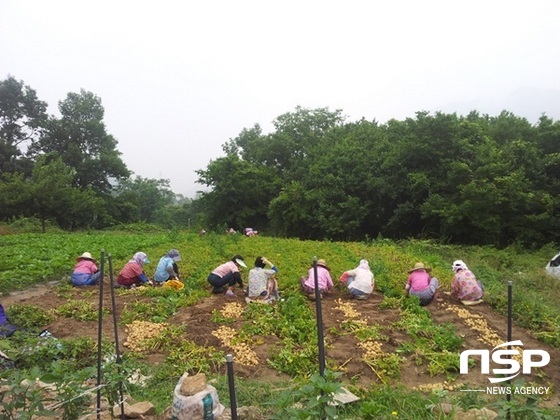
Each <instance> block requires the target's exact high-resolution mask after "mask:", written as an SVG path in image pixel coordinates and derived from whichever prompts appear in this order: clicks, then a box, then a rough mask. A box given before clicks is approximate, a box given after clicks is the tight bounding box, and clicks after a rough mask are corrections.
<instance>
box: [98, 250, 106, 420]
mask: <svg viewBox="0 0 560 420" xmlns="http://www.w3.org/2000/svg"><path fill="white" fill-rule="evenodd" d="M104 267H105V250H103V249H102V250H101V267H100V271H101V277H100V279H99V316H98V323H97V410H96V412H97V419H98V420H99V419H101V357H102V351H101V341H102V331H103V275H104V272H103V271H104Z"/></svg>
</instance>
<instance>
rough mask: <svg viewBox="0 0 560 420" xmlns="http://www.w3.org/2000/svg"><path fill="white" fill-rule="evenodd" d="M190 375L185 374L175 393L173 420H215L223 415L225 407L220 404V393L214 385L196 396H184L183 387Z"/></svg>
mask: <svg viewBox="0 0 560 420" xmlns="http://www.w3.org/2000/svg"><path fill="white" fill-rule="evenodd" d="M187 376H188V374H186V373H185V374H183V376H181V379H179V383H178V384H177V386H175V391H174V393H173V406H172V407H171V419H172V420H214V419H215V418H217V417H219V416H221V415H222V412H223V411H224V406H223V405H222V404H220V400H219V398H218V391H217V390H216V388H214V387H213V386H212V385H206V388H205V389H204V390H202V391H200V392H197V393H196V394H194V395H183V394H182V393H181V387H182V386H183V382H184V381H185V379H186V378H187Z"/></svg>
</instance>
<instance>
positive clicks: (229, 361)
mask: <svg viewBox="0 0 560 420" xmlns="http://www.w3.org/2000/svg"><path fill="white" fill-rule="evenodd" d="M226 361H227V375H228V385H229V406H230V408H231V420H237V400H236V398H235V383H234V375H233V356H232V355H231V354H228V355H226Z"/></svg>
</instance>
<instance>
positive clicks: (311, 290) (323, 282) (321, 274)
mask: <svg viewBox="0 0 560 420" xmlns="http://www.w3.org/2000/svg"><path fill="white" fill-rule="evenodd" d="M330 271H331V269H330V268H329V267H328V266H327V262H326V261H325V260H324V259H322V258H321V259H319V260H317V284H318V285H319V292H320V293H321V297H323V295H324V294H326V293H328V292H329V290H330V289H332V288H333V286H334V283H333V281H332V278H331V273H330ZM300 283H301V290H302V291H303V293H305V294H306V295H307V297H308V298H309V299H311V300H313V299H315V268H314V267H313V266H311V268H310V269H309V272H308V273H307V277H301V278H300Z"/></svg>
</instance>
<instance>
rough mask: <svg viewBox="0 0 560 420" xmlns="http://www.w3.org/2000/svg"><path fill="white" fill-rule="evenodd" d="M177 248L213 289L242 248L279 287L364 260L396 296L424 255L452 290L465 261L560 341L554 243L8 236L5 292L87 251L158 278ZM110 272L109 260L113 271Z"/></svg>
mask: <svg viewBox="0 0 560 420" xmlns="http://www.w3.org/2000/svg"><path fill="white" fill-rule="evenodd" d="M172 248H176V249H178V250H179V251H180V252H181V255H182V261H181V262H180V263H179V268H180V271H181V277H182V280H184V281H185V282H188V283H189V286H190V287H191V288H197V287H199V288H201V289H204V288H206V286H207V285H206V277H207V276H208V274H209V273H210V272H211V271H212V269H213V268H215V267H216V266H217V265H218V264H221V263H222V262H224V261H227V260H229V259H230V258H231V257H232V256H233V255H235V254H241V255H242V256H243V257H244V258H245V261H246V263H247V265H248V267H249V268H250V267H252V266H253V261H254V260H255V258H256V257H257V256H261V255H263V256H266V257H267V258H268V259H270V260H271V261H272V262H273V263H274V264H276V265H277V267H278V268H279V270H280V271H279V276H278V278H279V282H280V286H281V287H282V288H284V289H287V290H296V289H297V288H298V287H299V283H298V279H299V278H300V277H301V276H302V275H304V274H306V273H307V271H308V269H309V268H310V267H311V265H312V261H313V257H317V258H323V259H325V260H326V261H327V263H328V265H329V267H330V268H331V273H332V276H333V278H335V279H336V278H338V276H339V275H340V274H341V273H342V272H343V271H345V270H348V269H351V268H354V267H356V266H357V265H358V263H359V260H360V259H362V258H365V259H367V260H368V261H369V263H370V267H371V268H372V271H373V273H374V275H375V283H376V284H375V286H376V289H377V290H378V291H379V292H381V293H383V294H384V295H385V296H390V297H398V296H401V295H402V294H403V288H404V284H405V281H406V277H407V275H408V270H409V269H410V268H411V267H412V266H413V265H414V263H415V262H417V261H422V262H424V263H425V264H426V265H428V266H429V267H431V268H432V270H433V271H432V274H433V275H434V276H436V277H437V278H438V279H439V280H440V284H441V288H442V289H443V290H444V291H445V290H448V289H449V286H450V281H451V278H452V275H453V273H452V270H451V263H452V262H453V260H455V259H462V260H464V261H465V262H466V263H467V264H468V266H469V268H470V269H471V270H472V271H473V272H474V273H475V274H476V275H477V277H478V278H479V279H480V280H481V281H482V282H483V284H484V286H485V288H486V296H485V300H486V301H487V302H488V303H489V304H490V305H491V306H493V307H494V308H495V309H496V310H497V311H498V312H500V313H502V314H506V311H507V284H508V281H512V283H513V299H514V311H513V312H514V319H515V321H516V322H517V323H518V324H519V325H522V326H524V327H526V328H529V329H531V330H532V331H535V334H536V335H537V336H538V337H539V338H541V339H543V341H545V342H547V343H549V344H552V345H554V346H556V347H560V306H559V305H558V302H560V288H558V287H557V286H558V282H559V281H560V280H557V279H554V278H551V277H550V276H548V275H547V274H546V272H545V270H544V267H545V265H546V263H547V261H548V260H549V259H550V257H551V256H552V255H554V254H555V253H556V248H555V246H554V245H553V244H549V245H547V246H544V247H542V248H541V249H539V250H536V251H527V250H524V249H521V248H519V247H516V246H512V247H509V248H506V249H502V250H498V249H495V248H492V247H482V246H453V245H442V244H437V243H434V242H430V241H418V240H409V241H399V242H395V241H390V240H385V239H381V240H376V241H370V242H367V243H365V242H329V241H301V240H298V239H282V238H271V237H266V236H259V237H252V238H248V237H245V236H243V235H240V234H237V235H223V234H216V233H208V234H207V235H205V236H200V235H198V234H197V233H193V232H179V231H161V232H147V233H138V232H123V231H120V232H115V231H110V232H105V231H100V232H87V233H86V232H83V233H47V234H14V235H2V236H0V293H4V294H5V293H8V292H10V291H14V290H18V289H24V288H26V287H29V286H32V285H34V284H39V283H42V282H45V281H49V280H65V279H68V278H69V276H70V274H71V271H72V268H73V266H74V264H75V258H76V257H77V256H79V255H81V254H82V253H83V252H85V251H87V252H91V253H92V255H94V256H95V257H96V258H98V259H99V258H100V256H101V252H104V253H105V256H106V257H108V256H109V255H110V256H111V259H112V267H113V274H114V275H116V274H117V273H118V271H119V270H120V268H121V267H122V266H123V265H124V264H125V263H126V261H128V260H129V259H130V258H131V257H132V255H133V254H134V253H135V252H138V251H143V252H146V253H147V254H148V257H149V258H150V260H151V264H148V265H146V266H145V270H146V274H147V275H148V276H152V275H153V273H154V271H155V267H156V265H157V262H158V260H159V258H160V257H161V256H163V255H164V254H165V253H167V252H168V251H169V250H170V249H172ZM108 272H109V269H108V265H107V264H105V273H106V275H108ZM245 276H246V273H245Z"/></svg>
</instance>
